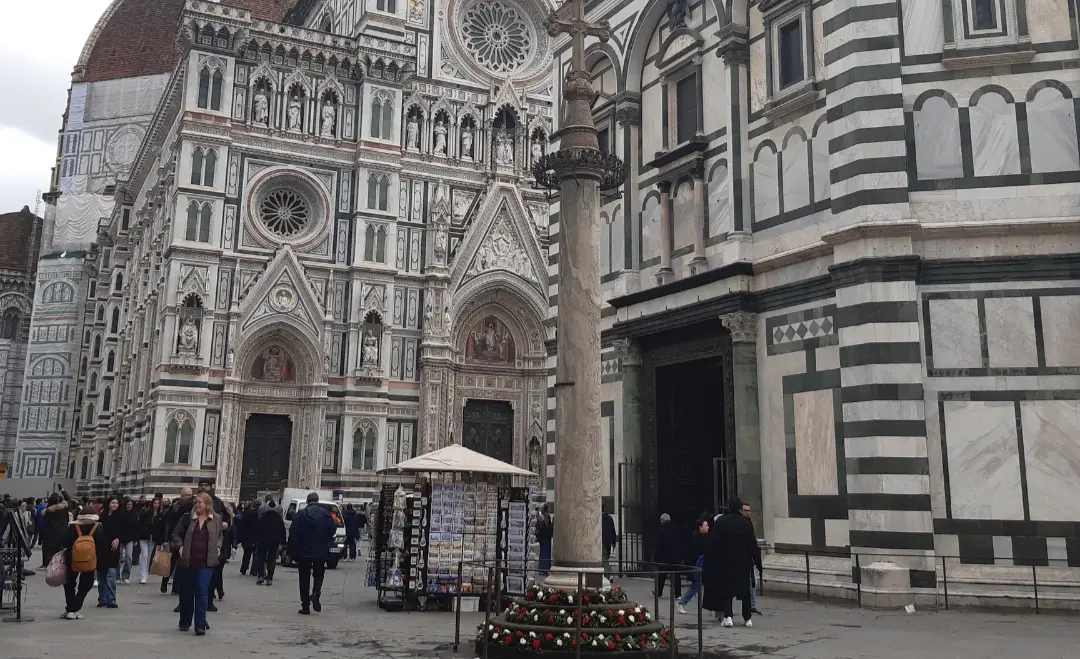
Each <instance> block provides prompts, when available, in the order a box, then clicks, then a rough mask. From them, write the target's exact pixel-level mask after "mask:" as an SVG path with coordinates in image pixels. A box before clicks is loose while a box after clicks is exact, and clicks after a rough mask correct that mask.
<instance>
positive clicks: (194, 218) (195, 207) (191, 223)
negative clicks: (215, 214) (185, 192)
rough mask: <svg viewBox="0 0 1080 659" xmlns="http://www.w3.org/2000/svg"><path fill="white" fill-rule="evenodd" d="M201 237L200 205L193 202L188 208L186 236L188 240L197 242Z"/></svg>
mask: <svg viewBox="0 0 1080 659" xmlns="http://www.w3.org/2000/svg"><path fill="white" fill-rule="evenodd" d="M198 237H199V204H198V203H197V202H194V201H193V202H191V203H190V204H188V207H187V232H186V233H185V234H184V238H185V239H186V240H191V241H194V240H197V239H198Z"/></svg>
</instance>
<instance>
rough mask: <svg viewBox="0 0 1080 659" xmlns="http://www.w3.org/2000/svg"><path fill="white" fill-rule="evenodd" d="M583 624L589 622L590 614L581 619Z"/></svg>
mask: <svg viewBox="0 0 1080 659" xmlns="http://www.w3.org/2000/svg"><path fill="white" fill-rule="evenodd" d="M581 624H583V625H587V624H589V616H585V617H584V618H582V619H581Z"/></svg>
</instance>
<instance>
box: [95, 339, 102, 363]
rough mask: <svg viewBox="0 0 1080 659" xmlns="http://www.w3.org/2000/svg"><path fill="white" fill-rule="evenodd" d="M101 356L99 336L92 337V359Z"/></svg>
mask: <svg viewBox="0 0 1080 659" xmlns="http://www.w3.org/2000/svg"><path fill="white" fill-rule="evenodd" d="M98 357H101V337H100V336H95V337H94V359H97V358H98Z"/></svg>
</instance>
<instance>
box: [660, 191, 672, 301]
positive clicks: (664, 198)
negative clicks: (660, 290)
mask: <svg viewBox="0 0 1080 659" xmlns="http://www.w3.org/2000/svg"><path fill="white" fill-rule="evenodd" d="M658 187H659V188H660V270H659V271H658V272H657V273H656V283H657V284H660V285H663V284H666V283H668V282H669V281H671V280H672V279H674V278H675V271H674V270H672V269H671V244H672V242H674V235H675V234H674V231H675V228H674V225H673V224H672V219H671V181H661V182H660V183H659V185H658Z"/></svg>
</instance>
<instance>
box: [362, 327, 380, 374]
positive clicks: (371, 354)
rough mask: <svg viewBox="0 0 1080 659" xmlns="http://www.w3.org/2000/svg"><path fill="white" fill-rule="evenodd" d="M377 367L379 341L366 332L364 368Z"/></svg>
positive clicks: (371, 333)
mask: <svg viewBox="0 0 1080 659" xmlns="http://www.w3.org/2000/svg"><path fill="white" fill-rule="evenodd" d="M378 365H379V340H378V339H376V338H375V334H374V333H373V332H372V331H371V330H368V331H367V334H365V335H364V366H378Z"/></svg>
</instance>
